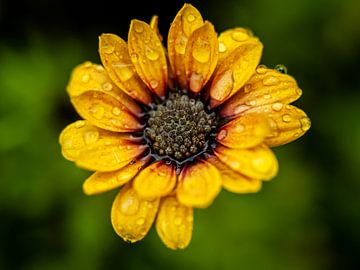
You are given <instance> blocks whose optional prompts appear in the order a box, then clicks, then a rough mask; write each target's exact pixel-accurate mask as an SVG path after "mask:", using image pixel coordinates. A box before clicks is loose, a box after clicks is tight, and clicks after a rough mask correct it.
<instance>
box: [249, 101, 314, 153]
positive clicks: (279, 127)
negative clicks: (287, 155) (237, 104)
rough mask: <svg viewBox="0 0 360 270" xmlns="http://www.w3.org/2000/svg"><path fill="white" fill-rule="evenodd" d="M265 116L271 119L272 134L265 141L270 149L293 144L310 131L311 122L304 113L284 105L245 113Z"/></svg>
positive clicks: (270, 105)
mask: <svg viewBox="0 0 360 270" xmlns="http://www.w3.org/2000/svg"><path fill="white" fill-rule="evenodd" d="M245 113H246V114H247V113H260V114H265V113H266V116H267V117H268V119H269V123H270V128H271V133H270V134H269V135H268V137H267V138H266V139H265V143H266V144H267V145H269V146H270V147H274V146H279V145H283V144H286V143H289V142H292V141H294V140H296V139H298V138H299V137H301V136H302V135H304V134H305V132H306V131H308V130H309V129H310V126H311V122H310V119H309V118H308V117H307V115H306V114H305V112H304V111H302V110H300V109H299V108H297V107H295V106H292V105H285V104H282V103H274V104H268V105H264V106H259V107H255V108H253V109H250V110H248V111H246V112H245Z"/></svg>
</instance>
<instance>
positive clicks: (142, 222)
mask: <svg viewBox="0 0 360 270" xmlns="http://www.w3.org/2000/svg"><path fill="white" fill-rule="evenodd" d="M144 223H145V219H144V218H138V219H137V220H136V224H137V225H139V226H141V225H143V224H144Z"/></svg>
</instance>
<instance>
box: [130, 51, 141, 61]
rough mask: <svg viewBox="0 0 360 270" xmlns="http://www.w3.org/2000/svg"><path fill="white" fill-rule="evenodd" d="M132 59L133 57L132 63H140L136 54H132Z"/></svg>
mask: <svg viewBox="0 0 360 270" xmlns="http://www.w3.org/2000/svg"><path fill="white" fill-rule="evenodd" d="M130 57H131V61H132V62H133V63H136V62H137V61H138V58H139V57H138V55H137V54H136V53H132V54H131V56H130Z"/></svg>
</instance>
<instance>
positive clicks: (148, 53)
mask: <svg viewBox="0 0 360 270" xmlns="http://www.w3.org/2000/svg"><path fill="white" fill-rule="evenodd" d="M145 55H146V57H147V58H148V59H149V60H151V61H155V60H157V59H158V58H159V56H160V54H159V53H158V52H157V51H155V50H152V49H150V48H149V47H147V48H146V49H145Z"/></svg>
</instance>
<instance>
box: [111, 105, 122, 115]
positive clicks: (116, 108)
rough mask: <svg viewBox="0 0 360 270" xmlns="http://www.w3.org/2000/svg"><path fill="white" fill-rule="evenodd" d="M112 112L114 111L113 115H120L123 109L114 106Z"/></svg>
mask: <svg viewBox="0 0 360 270" xmlns="http://www.w3.org/2000/svg"><path fill="white" fill-rule="evenodd" d="M111 112H112V113H113V115H115V116H119V115H120V113H121V110H120V108H119V107H114V108H113V109H112V110H111Z"/></svg>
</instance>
